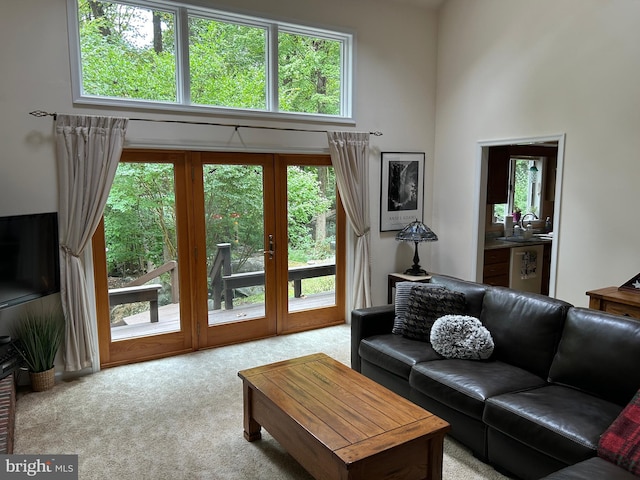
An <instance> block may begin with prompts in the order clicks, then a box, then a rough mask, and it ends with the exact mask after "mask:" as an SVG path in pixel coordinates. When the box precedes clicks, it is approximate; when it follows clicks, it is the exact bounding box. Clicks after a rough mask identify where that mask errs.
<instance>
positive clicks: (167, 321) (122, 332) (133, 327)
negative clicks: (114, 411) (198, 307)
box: [111, 292, 335, 341]
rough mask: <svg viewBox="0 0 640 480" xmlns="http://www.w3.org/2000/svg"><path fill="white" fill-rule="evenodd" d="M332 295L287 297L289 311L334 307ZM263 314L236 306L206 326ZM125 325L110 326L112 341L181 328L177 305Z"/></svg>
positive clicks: (215, 314) (213, 314) (213, 315)
mask: <svg viewBox="0 0 640 480" xmlns="http://www.w3.org/2000/svg"><path fill="white" fill-rule="evenodd" d="M334 302H335V294H334V292H327V293H320V294H316V295H309V296H305V297H300V298H295V297H292V298H289V311H291V312H297V311H300V310H307V309H313V308H321V307H326V306H330V305H333V304H334ZM263 315H264V304H262V303H260V304H253V305H236V306H235V307H234V309H233V310H224V309H222V310H210V311H209V325H217V324H222V323H227V322H236V321H241V320H250V319H252V318H257V317H261V316H263ZM123 321H124V323H126V325H119V326H113V327H111V340H112V341H118V340H126V339H129V338H135V337H143V336H148V335H158V334H162V333H170V332H176V331H178V330H179V329H180V304H179V303H171V304H169V305H163V306H161V307H159V308H158V322H155V323H151V319H150V312H149V311H146V312H142V313H138V314H136V315H132V316H130V317H125V318H124V319H123Z"/></svg>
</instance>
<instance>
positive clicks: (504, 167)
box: [487, 145, 511, 205]
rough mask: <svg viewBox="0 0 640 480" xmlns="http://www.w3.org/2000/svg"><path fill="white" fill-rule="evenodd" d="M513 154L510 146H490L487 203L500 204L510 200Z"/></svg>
mask: <svg viewBox="0 0 640 480" xmlns="http://www.w3.org/2000/svg"><path fill="white" fill-rule="evenodd" d="M510 160H511V155H510V153H509V147H508V146H506V145H505V146H499V147H491V148H489V162H488V170H487V204H492V205H495V204H500V203H507V202H508V201H509V162H510Z"/></svg>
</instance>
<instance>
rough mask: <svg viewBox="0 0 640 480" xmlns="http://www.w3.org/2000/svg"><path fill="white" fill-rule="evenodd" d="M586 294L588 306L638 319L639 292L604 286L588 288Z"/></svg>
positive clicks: (639, 307)
mask: <svg viewBox="0 0 640 480" xmlns="http://www.w3.org/2000/svg"><path fill="white" fill-rule="evenodd" d="M587 295H589V308H593V309H595V310H602V311H603V312H609V313H614V314H616V315H624V316H626V317H633V318H637V319H638V320H640V294H638V293H630V292H625V291H622V290H618V287H606V288H600V289H598V290H590V291H588V292H587Z"/></svg>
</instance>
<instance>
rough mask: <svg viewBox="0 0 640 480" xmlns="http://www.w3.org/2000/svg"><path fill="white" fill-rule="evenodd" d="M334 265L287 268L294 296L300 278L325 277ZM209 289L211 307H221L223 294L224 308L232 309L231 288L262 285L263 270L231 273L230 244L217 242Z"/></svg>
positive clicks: (299, 287) (299, 293)
mask: <svg viewBox="0 0 640 480" xmlns="http://www.w3.org/2000/svg"><path fill="white" fill-rule="evenodd" d="M335 273H336V266H335V264H333V263H330V264H322V265H303V266H300V267H291V268H289V281H293V294H294V296H295V297H296V298H300V297H301V296H302V280H303V279H305V278H315V277H326V276H328V275H335ZM209 278H210V279H211V287H212V288H211V290H212V294H213V309H214V310H219V309H221V308H222V297H223V294H224V308H225V309H226V310H231V309H233V290H234V289H237V288H244V287H255V286H256V285H264V270H259V271H255V272H242V273H231V244H230V243H220V244H218V252H217V253H216V257H215V259H214V261H213V265H212V267H211V270H210V271H209Z"/></svg>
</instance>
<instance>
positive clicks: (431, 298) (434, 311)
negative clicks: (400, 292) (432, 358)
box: [402, 286, 465, 342]
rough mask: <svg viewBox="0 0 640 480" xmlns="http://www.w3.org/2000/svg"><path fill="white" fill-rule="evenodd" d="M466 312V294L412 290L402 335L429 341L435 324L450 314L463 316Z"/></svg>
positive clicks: (444, 290) (438, 290)
mask: <svg viewBox="0 0 640 480" xmlns="http://www.w3.org/2000/svg"><path fill="white" fill-rule="evenodd" d="M464 311H465V298H464V294H463V293H460V292H452V291H450V290H448V289H442V288H435V289H434V288H431V289H425V288H420V287H418V286H414V287H412V288H411V293H410V295H409V305H408V306H407V312H406V314H405V321H404V326H403V330H402V335H403V336H405V337H407V338H411V339H413V340H421V341H423V342H428V341H429V336H430V334H431V327H432V326H433V324H434V322H435V321H436V320H437V319H438V318H440V317H442V316H444V315H448V314H458V315H462V314H463V313H464Z"/></svg>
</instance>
